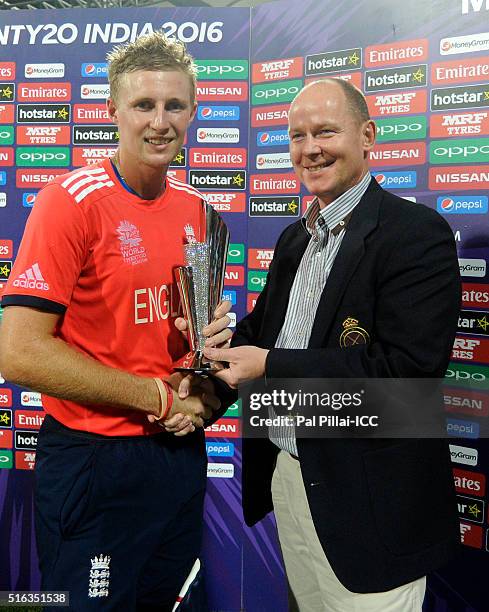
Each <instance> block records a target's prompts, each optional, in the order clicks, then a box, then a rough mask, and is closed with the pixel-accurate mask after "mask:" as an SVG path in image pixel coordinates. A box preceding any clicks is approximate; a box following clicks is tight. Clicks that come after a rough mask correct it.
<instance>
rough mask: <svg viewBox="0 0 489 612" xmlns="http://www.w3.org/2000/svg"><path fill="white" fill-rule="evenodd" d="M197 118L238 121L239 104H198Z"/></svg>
mask: <svg viewBox="0 0 489 612" xmlns="http://www.w3.org/2000/svg"><path fill="white" fill-rule="evenodd" d="M197 118H198V119H201V120H202V121H238V120H239V106H199V108H198V110H197Z"/></svg>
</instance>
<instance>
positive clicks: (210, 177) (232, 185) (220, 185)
mask: <svg viewBox="0 0 489 612" xmlns="http://www.w3.org/2000/svg"><path fill="white" fill-rule="evenodd" d="M189 178H190V184H191V185H192V187H197V189H220V190H223V191H243V190H244V189H246V171H245V170H190V172H189Z"/></svg>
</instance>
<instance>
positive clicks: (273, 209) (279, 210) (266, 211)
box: [249, 196, 301, 217]
mask: <svg viewBox="0 0 489 612" xmlns="http://www.w3.org/2000/svg"><path fill="white" fill-rule="evenodd" d="M300 209H301V207H300V198H299V197H298V196H297V197H295V198H290V197H289V198H285V197H276V196H270V197H268V198H265V197H263V198H260V197H253V198H250V209H249V215H250V217H298V216H299V212H300Z"/></svg>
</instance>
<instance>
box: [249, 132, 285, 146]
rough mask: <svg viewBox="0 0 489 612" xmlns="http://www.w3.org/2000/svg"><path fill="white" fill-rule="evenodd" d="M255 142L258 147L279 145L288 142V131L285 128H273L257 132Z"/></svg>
mask: <svg viewBox="0 0 489 612" xmlns="http://www.w3.org/2000/svg"><path fill="white" fill-rule="evenodd" d="M256 144H257V145H258V146H259V147H280V146H283V145H288V144H289V133H288V131H287V130H273V131H271V132H270V131H268V132H258V134H257V135H256Z"/></svg>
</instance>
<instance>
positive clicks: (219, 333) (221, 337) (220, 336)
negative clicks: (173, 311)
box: [175, 300, 233, 347]
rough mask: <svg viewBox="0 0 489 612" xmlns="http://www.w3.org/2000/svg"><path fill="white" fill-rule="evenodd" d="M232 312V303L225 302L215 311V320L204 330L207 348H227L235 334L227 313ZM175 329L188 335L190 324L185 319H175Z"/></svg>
mask: <svg viewBox="0 0 489 612" xmlns="http://www.w3.org/2000/svg"><path fill="white" fill-rule="evenodd" d="M230 310H231V302H229V301H228V300H223V301H222V302H221V303H220V304H219V306H218V307H217V308H216V310H215V311H214V319H213V320H212V322H211V323H209V325H206V326H205V327H204V329H203V330H202V331H203V333H204V336H205V337H206V341H205V345H206V346H217V347H222V346H227V345H228V344H229V340H230V339H231V336H232V335H233V332H232V331H231V330H230V329H229V327H228V325H229V324H230V323H231V319H230V318H229V317H228V316H227V313H228V312H229V311H230ZM175 327H176V328H177V329H178V330H180V331H181V332H182V333H183V334H185V335H186V332H187V328H188V324H187V321H186V320H185V319H184V318H183V317H178V319H175Z"/></svg>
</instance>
